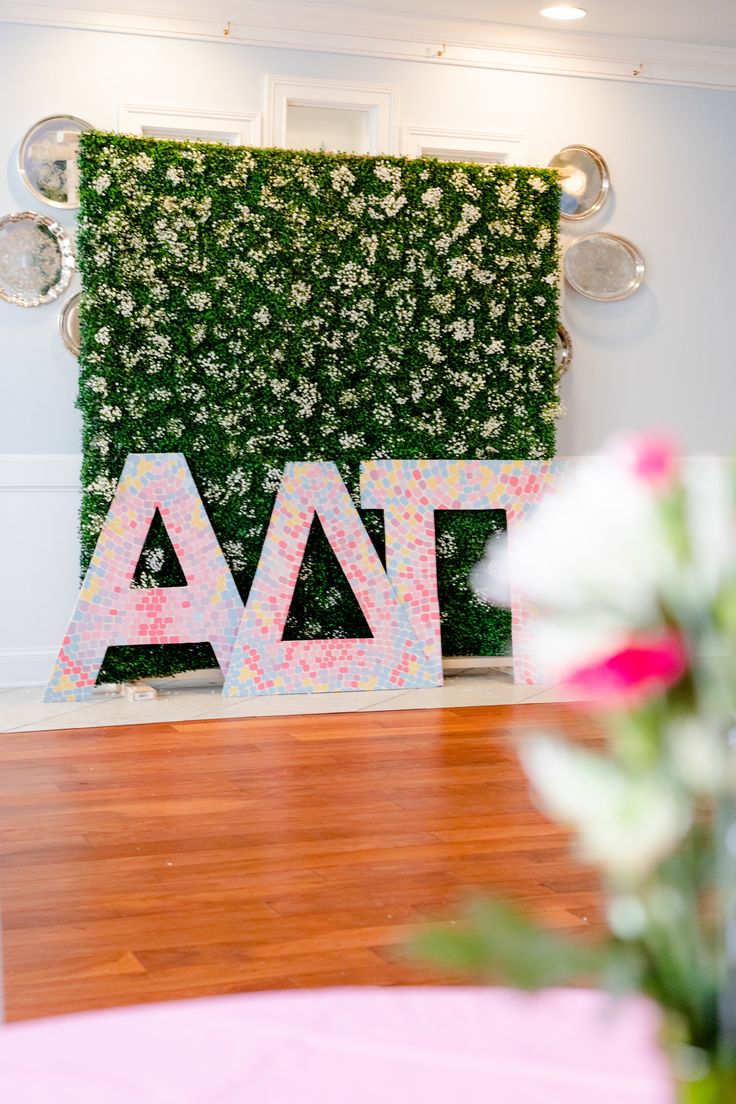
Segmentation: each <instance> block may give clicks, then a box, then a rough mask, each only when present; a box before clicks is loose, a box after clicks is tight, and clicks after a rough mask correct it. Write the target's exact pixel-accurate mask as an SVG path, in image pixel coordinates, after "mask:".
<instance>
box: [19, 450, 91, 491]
mask: <svg viewBox="0 0 736 1104" xmlns="http://www.w3.org/2000/svg"><path fill="white" fill-rule="evenodd" d="M81 466H82V457H81V455H79V454H74V453H58V454H56V453H51V454H48V453H47V454H43V453H22V454H15V453H5V454H0V493H2V492H5V491H74V492H77V493H78V492H79V490H80V482H79V472H80V468H81Z"/></svg>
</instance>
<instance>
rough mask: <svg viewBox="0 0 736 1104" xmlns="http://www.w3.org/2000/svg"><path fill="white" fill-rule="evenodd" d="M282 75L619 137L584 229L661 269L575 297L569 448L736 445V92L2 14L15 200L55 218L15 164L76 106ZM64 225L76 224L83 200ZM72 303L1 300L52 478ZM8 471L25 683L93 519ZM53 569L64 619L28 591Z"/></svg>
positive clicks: (190, 98)
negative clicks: (33, 138)
mask: <svg viewBox="0 0 736 1104" xmlns="http://www.w3.org/2000/svg"><path fill="white" fill-rule="evenodd" d="M266 74H281V75H291V76H305V77H325V78H328V79H336V80H341V79H343V80H352V81H360V80H365V81H367V82H372V83H386V84H393V85H397V86H398V87H399V88H400V97H401V99H400V121H401V123H402V124H404V125H414V126H433V127H439V128H446V129H453V128H457V129H458V130H477V131H496V132H505V133H523V134H525V135H527V139H528V154H529V160H530V161H531V162H534V163H538V164H542V165H544V164H546V163H547V161H548V160H549V158H550V156H551V155H552V154H553V153H554V152H555V151H556V150H557V149H558V148H560V147H561V146H563V145H567V144H570V143H573V142H577V143H583V144H587V145H591V146H593V147H595V148H596V149H598V150H600V151H601V153H602V154H603V155H604V157H605V158H606V160H607V161H608V164H609V167H610V169H611V174H612V181H613V196H612V199H611V200H610V201H609V203H608V204H607V205H606V207H605V208H604V209H603V211H601V212H600V214H599V215H598V216H596V217H595V218H594V219H591V220H587V221H585V222H582V223H577V224H568V225H574V226H575V230H576V232H580V233H582V232H589V231H590V230H596V229H606V230H610V231H613V232H616V233H620V234H623V235H624V236H626V237H629V238H631V239H632V240H633V241H634V242H635V243H636V244H637V245H638V246H639V247H640V249H641V250H642V252H643V253H644V256H645V258H646V260H647V264H648V273H647V280H646V283H645V285H644V286H643V288H642V289H641V290H640V291H639V292H637V293H636V295H635V296H633V297H632V298H631V299H629V300H625V301H622V302H619V303H608V304H602V303H594V302H592V301H589V300H586V299H583V298H581V297H579V296H577V295H575V294H574V293H573V292H570V293H568V294H567V295H566V296H565V304H564V314H565V316H566V320H567V324H568V328H569V329H570V331H571V333H572V337H573V342H574V345H575V359H574V364H573V368H572V370H571V372H570V374H569V376H568V378H567V380H566V381H565V385H564V397H565V400H566V402H567V405H568V409H569V413H568V415H567V418H566V419H565V420H564V421H563V422H562V423H561V425H560V436H559V441H560V451H561V452H562V453H566V454H568V455H575V454H580V453H585V452H590V451H592V450H594V449H596V448H597V447H598V446H599V445H600V444H601V443H602V441H603V440H604V439H605V438H606V437H607V436H608V435H609V434H610V433H611V432H612V431H613V430H616V429H618V428H621V427H646V426H651V425H657V426H662V427H668V428H670V429H673V430H675V431H676V432H677V433H678V434H679V435H680V437H681V439H682V441H683V444H684V448H685V450H686V451H689V452H697V451H715V452H720V453H727V452H730V451H731V448H732V445H733V442H734V438H736V432H735V431H734V424H733V422H734V419H733V417H732V413H731V408H730V402H729V397H730V393H731V387H730V382H731V373H732V353H731V346H732V319H731V310H730V298H731V288H732V267H733V260H732V257H733V247H734V200H733V195H732V192H733V186H732V182H733V181H734V180H735V179H736V145H735V144H734V142H733V141H732V120H733V117H734V107H736V98H734V95H733V94H732V93H728V92H715V91H704V90H698V89H686V88H678V87H666V86H657V85H638V84H636V83H617V82H609V81H602V80H585V79H582V78H572V77H556V76H541V75H534V74H521V73H511V72H500V71H492V70H475V69H471V68H452V67H449V66H447V67H438V66H432V65H429V64H422V63H417V62H406V61H383V60H380V59H377V58H358V57H349V56H341V55H331V54H309V53H306V52H297V51H293V50H271V49H261V48H252V47H246V46H240V45H236V44H233V43H227V42H223V43H221V44H220V43H203V42H187V41H175V40H167V39H161V38H144V37H138V36H125V35H112V34H105V33H97V32H84V31H73V30H62V29H50V28H34V27H25V26H15V25H10V24H0V102H1V103H2V105H3V106H2V113H1V114H0V150H1V151H2V163H3V166H4V168H3V171H2V172H0V213H6V212H10V211H16V210H23V209H32V210H43V211H45V212H46V213H53V209H51V208H45V207H43V205H39V204H37V203H36V201H35V199H34V197H33V196H32V195H31V194H30V193H29V192H28V191H27V190H26V189H25V187H24V185H23V184H22V182H21V181H20V179H19V178H18V175H17V173H16V171H15V159H16V155H17V150H18V144H19V141H20V139H21V137H22V135H23V134H24V132H25V130H26V129H27V127H28V126H29V125H30V124H31V123H33V122H34V121H35V120H36V119H38V118H41V117H42V116H44V115H52V114H59V113H63V114H72V115H79V116H81V117H82V118H84V119H87V120H89V122H91V123H92V124H94V125H95V126H97V127H100V128H103V129H115V128H116V127H117V122H118V106H119V104H120V103H138V104H150V105H156V106H163V105H166V106H181V107H200V108H209V109H212V110H213V111H216V110H228V111H262V110H263V106H264V105H263V89H264V83H265V80H264V78H265V76H266ZM59 220H60V221H61V222H62V223H64V224H65V225H68V226H72V225H73V222H74V218H73V213H70V212H60V214H59ZM71 290H72V291H73V290H74V287H72V289H71ZM58 313H59V304H58V303H51V304H47V305H45V306H43V307H40V308H36V309H31V310H23V309H21V308H18V307H14V306H11V305H9V304H6V303H3V302H0V454H2V453H12V454H24V453H33V454H40V455H42V456H46V457H49V458H48V459H47V460H45V461H39V462H40V463H42V464H43V465H45V466H44V472H45V473H46V474H45V475H44V476H43V479H44V480H45V483H43V485H44V486H48V485H49V478H50V476H49V475H48V472H49V471H52V470H53V466H54V464H58V463H59V462H60V461H55V460H54V459H53V456H58V455H59V454H62V455H63V454H77V453H78V452H79V447H80V445H79V434H80V421H79V416H78V414H77V412H76V411H75V410H74V405H73V404H74V397H75V391H76V362H75V361H74V359H73V358H72V357H71V356H70V355H69V354H68V353H67V352H66V350H65V349H64V347H63V345H62V343H61V341H60V339H59V336H58V333H57V319H58ZM14 463H15V462H14ZM6 467H7V466H6ZM13 470H15V468H14V469H13ZM2 472H3V469H2V468H0V542H1V543H0V684H2V683H3V682H5V683H7V682H12V681H19V679H20V676H19V675H18V672H19V670H20V668H21V667H22V664H20V663H19V661H17V660H16V659H13V660H12V662H11V659H10V656H11V653H12V654H15V653H16V652H19V651H22V650H23V649H25V651H26V652H27V651H28V649H33V648H39V649H41V650H42V651H44V652H45V651H46V650H48V649H50V648H51V646H52V645H53V643H54V642H55V641H56V640H57V639H58V637H59V635H60V634H61V632H62V631H63V627H64V617H65V614H64V613H62V612H61V611H60V602H59V599H58V597H57V599H54V597H53V596H54V595H57V596H59V595H62V594H64V595H66V594H71V593H73V588H74V585H75V580H73V579H71V578H70V571H71V566H70V565H71V564H72V563H73V562H74V538H73V536H72V534H73V533H74V532H75V527H74V526H71V525H70V523H69V518H68V517H67V515H64V517H66V520H65V521H63V522H62V520H61V518H60V516H58V515H56V516H55V517H54V518H51V517H50V518H49V520H48V522H47V523H43V522H42V521H41V520H40V518H39V516H38V505H39V503H40V501H41V500H40V499H38V498H35V499H34V500H33V501H34V502H35V503H36V505H35V507H34V509H35V510H36V515H35V520H33V521H32V522H31V520H29V519H26V521H25V522H24V521H22V519H19V517H18V514H17V506H18V503H17V493H18V492H17V491H10V490H7V489H6V490H5V491H4V489H3V474H2ZM39 478H40V477H39ZM51 482H52V483H53V482H54V480H53V479H51ZM15 485H16V486H17V481H16V484H15ZM43 493H44V495H51V496H52V498H53V497H54V495H57V494H58V495H62V496H63V498H64V503H65V506H64V509H66V511H67V514H68V511H69V510H70V509H71V505H72V503H73V502H74V501H75V499H74V495H73V494H70V492H69V490H68V489H67V490H65V491H56V492H55V491H44V492H43ZM14 496H16V497H14ZM62 512H63V511H62ZM26 523H27V524H29V525H31V524H32V525H33V526H34V527H37V526H40V529H38V528H35V529H34V533H35V537H38V536H39V535H41V536H42V535H43V534H45V537H46V547H47V549H48V553H49V555H48V558H47V559H46V560H45V563H46V564H47V566H46V568H45V569H44V571H41V564H40V563H38V562H31V561H28V559H27V558H26V557H25V556H24V555H23V552H22V550H23V548H24V547H28V545H29V542H30V533H29V532H28V531H26V530H25V524H26ZM35 537H34V539H35ZM24 568H25V577H24ZM41 575H45V582H44V591H43V593H44V594H45V595H46V597H47V599H48V600H47V601H46V602H44V603H42V605H43V608H44V609H46V610H47V613H46V614H44V613H43V610H42V609H40V608H37V607H35V606H34V605H33V603H32V602H31V601H30V599H25V598H24V597H23V594H24V588H25V587H32V586H34V585H35V581H36V580H37V579H38V578H39V577H40V576H41ZM11 598H12V602H13V604H14V605H13V608H14V610H15V612H14V614H13V616H9V615H8V612H7V611H8V609H9V608H10V604H11ZM24 610H25V611H26V616H25V623H24V627H23V631H22V633H21V630H20V628H19V624H20V622H23V621H24ZM35 663H36V667H35V669H34V670H36V671H37V669H38V666H39V663H40V660H38V659H37V660H36V661H35ZM28 677H29V678H31V677H32V673H31V671H30V668H28ZM37 677H39V676H37ZM40 677H42V676H40Z"/></svg>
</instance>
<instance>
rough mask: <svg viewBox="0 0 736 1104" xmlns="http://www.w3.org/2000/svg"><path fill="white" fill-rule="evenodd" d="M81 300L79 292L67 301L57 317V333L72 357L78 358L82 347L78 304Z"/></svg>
mask: <svg viewBox="0 0 736 1104" xmlns="http://www.w3.org/2000/svg"><path fill="white" fill-rule="evenodd" d="M81 298H82V293H81V291H78V292H77V294H76V295H72V297H71V299H67V301H66V303H65V304H64V308H63V310H62V312H61V314H60V315H59V333H60V334H61V339H62V341H63V342H64V344H65V345H66V347H67V349H68V350H69V352H70V353H71V354H72V356H75V357H78V356H79V351H80V349H81V347H82V342H81V337H80V333H79V303H80V300H81Z"/></svg>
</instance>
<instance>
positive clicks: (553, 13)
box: [539, 4, 588, 19]
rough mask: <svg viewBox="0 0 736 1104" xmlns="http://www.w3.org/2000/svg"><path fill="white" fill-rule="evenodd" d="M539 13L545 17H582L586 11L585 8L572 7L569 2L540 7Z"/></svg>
mask: <svg viewBox="0 0 736 1104" xmlns="http://www.w3.org/2000/svg"><path fill="white" fill-rule="evenodd" d="M539 14H540V15H543V16H544V17H545V18H546V19H582V18H583V17H584V16H586V15H587V14H588V13H587V12H586V10H585V8H572V7H570V5H569V4H558V5H555V7H553V8H542V10H541V11H540V13H539Z"/></svg>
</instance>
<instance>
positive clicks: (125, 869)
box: [0, 704, 600, 1019]
mask: <svg viewBox="0 0 736 1104" xmlns="http://www.w3.org/2000/svg"><path fill="white" fill-rule="evenodd" d="M560 726H561V727H564V728H565V729H566V731H567V732H568V733H570V734H572V735H573V736H574V737H575V738H579V739H582V740H587V741H591V742H596V741H597V740H598V739H599V736H598V735H597V734H596V733H595V732H593V731H592V727H591V724H590V722H589V721H588V720H587V719H586V718H585V716H584V715H583V714H582V713H581V712H579V711H575V710H571V709H568V708H566V707H564V706H557V705H541V704H540V705H537V706H532V705H526V706H524V705H520V706H501V707H470V708H464V709H444V710H443V709H431V710H417V711H411V712H410V711H400V712H399V711H397V712H375V713H373V712H369V713H358V714H333V715H321V714H320V715H312V716H307V717H264V718H232V719H228V720H216V721H192V722H181V723H176V724H156V725H140V726H133V725H128V726H121V727H109V728H105V729H82V730H79V731H76V730H54V731H48V732H32V733H31V732H29V733H5V734H3V736H2V738H0V864H1V867H0V904H1V907H2V918H3V926H4V955H5V970H6V977H5V986H6V1005H7V1012H8V1017H9V1018H10V1019H22V1018H28V1017H35V1016H43V1015H52V1014H56V1013H60V1012H67V1011H76V1010H81V1009H85V1008H100V1007H106V1006H110V1005H117V1004H126V1003H148V1002H151V1001H156V1000H168V999H176V998H182V997H189V996H197V995H205V994H213V993H231V992H242V991H251V990H253V991H254V990H258V989H264V988H295V987H312V986H316V985H348V984H377V985H398V984H424V983H428V982H433V981H435V982H449V981H452V980H460V979H452V978H448V977H447V976H446V975H444V974H441V973H438V972H437V971H434V970H432V969H431V968H430V967H422V966H420V965H418V964H416V963H409V962H407V960H406V956H405V955H404V954H403V953H402V949H403V948H404V947H405V945H406V942H407V940H408V939H409V938H410V935H411V932H412V931H414V930H417V929H419V928H421V927H423V926H425V925H426V924H428V923H430V922H435V921H436V920H438V919H452V918H455V917H456V916H458V914H459V912H460V910H461V906H462V902H463V901H464V900H465V899H467V898H468V897H469V896H477V895H478V894H479V893H482V892H484V891H487V892H492V893H493V894H496V895H498V894H503V895H505V896H507V897H510V898H511V899H513V900H514V901H515V902H517V903H518V904H520V905H522V906H524V907H526V908H528V909H529V910H530V911H531V912H533V913H535V914H536V915H537V916H539V917H540V918H542V919H543V920H544V922H545V923H547V924H548V925H549V926H550V927H555V928H558V929H563V930H570V931H574V932H581V933H583V934H584V933H585V932H586V931H590V930H595V929H596V926H597V925H599V924H600V914H599V895H598V889H597V885H596V881H595V877H594V875H593V873H592V872H591V871H588V870H584V869H581V868H579V867H578V866H577V865H576V864H575V863H574V862H573V860H572V859H571V858H570V856H569V853H568V846H567V839H566V836H565V834H564V832H561V831H560V830H559V829H558V828H556V827H554V826H552V825H550V824H549V823H548V822H547V821H546V820H545V819H544V818H543V817H542V816H541V815H540V813H539V812H538V811H537V810H536V809H535V808H534V807H533V805H532V804H531V802H530V800H529V796H528V792H527V786H526V783H525V781H524V779H523V777H522V774H521V771H520V768H519V765H518V762H517V759H516V754H515V751H514V739H515V737H516V736H517V735H518V733H519V732H520V731H523V730H524V729H526V728H530V727H532V728H535V729H539V728H540V727H542V728H548V729H554V728H555V727H560Z"/></svg>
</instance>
